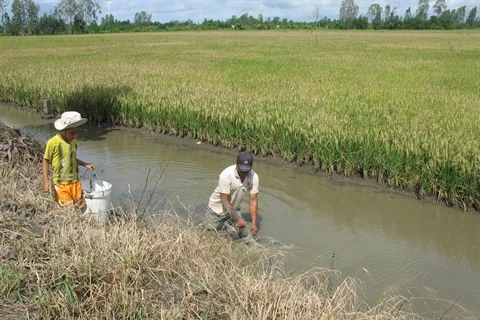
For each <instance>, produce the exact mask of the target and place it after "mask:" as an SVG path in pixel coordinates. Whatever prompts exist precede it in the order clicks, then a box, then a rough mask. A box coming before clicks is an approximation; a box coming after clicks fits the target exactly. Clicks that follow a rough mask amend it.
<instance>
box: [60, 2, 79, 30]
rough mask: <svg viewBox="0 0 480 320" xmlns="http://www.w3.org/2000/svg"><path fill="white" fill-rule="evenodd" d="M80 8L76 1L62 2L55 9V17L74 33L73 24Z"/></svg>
mask: <svg viewBox="0 0 480 320" xmlns="http://www.w3.org/2000/svg"><path fill="white" fill-rule="evenodd" d="M78 9H79V6H78V4H77V1H75V0H61V1H60V2H59V3H58V4H57V6H56V7H55V16H57V17H58V18H60V19H62V20H63V21H65V23H66V24H67V25H68V26H69V29H70V33H73V22H74V21H75V16H76V15H77V14H78Z"/></svg>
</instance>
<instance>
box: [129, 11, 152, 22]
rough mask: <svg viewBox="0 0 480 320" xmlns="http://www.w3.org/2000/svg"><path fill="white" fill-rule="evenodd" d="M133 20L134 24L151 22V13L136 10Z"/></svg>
mask: <svg viewBox="0 0 480 320" xmlns="http://www.w3.org/2000/svg"><path fill="white" fill-rule="evenodd" d="M133 21H134V23H135V24H150V23H152V14H151V13H147V12H146V11H142V12H137V13H135V18H134V20H133Z"/></svg>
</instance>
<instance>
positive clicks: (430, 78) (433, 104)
mask: <svg viewBox="0 0 480 320" xmlns="http://www.w3.org/2000/svg"><path fill="white" fill-rule="evenodd" d="M479 35H480V34H479V32H478V31H472V32H466V31H460V32H445V31H440V32H431V31H425V32H411V31H408V32H402V31H395V32H385V31H382V32H371V31H365V32H360V31H331V32H330V31H328V32H327V31H323V32H306V31H298V32H272V31H270V32H253V31H252V32H231V31H229V32H227V31H224V32H191V33H152V34H112V35H89V36H52V37H21V38H19V37H16V38H13V37H5V38H4V39H3V40H2V43H1V44H0V49H1V51H0V77H1V78H2V82H1V83H0V97H1V98H3V99H5V100H9V101H12V102H15V103H17V104H21V105H29V106H33V107H35V108H37V109H41V105H42V101H43V99H46V98H48V99H51V100H52V101H53V105H54V108H55V109H56V111H58V112H60V111H64V110H67V109H76V110H78V111H80V112H82V113H83V114H85V115H87V116H88V117H89V119H90V120H92V121H110V122H111V123H115V124H119V125H126V126H135V127H144V128H145V129H148V130H155V131H159V132H164V133H170V134H176V135H181V136H189V137H193V138H197V139H202V140H205V141H209V142H211V143H213V144H216V145H221V146H223V147H227V148H238V149H242V148H247V149H250V150H253V151H255V152H256V153H259V154H262V155H272V154H275V155H276V156H281V157H282V158H284V159H285V160H288V161H295V162H296V163H298V164H299V165H303V164H312V165H313V166H314V168H315V169H316V170H323V171H326V172H338V173H340V174H343V175H347V176H350V175H357V174H358V175H361V176H363V177H365V178H373V179H376V180H377V181H379V182H380V183H384V184H386V185H388V186H390V187H394V188H402V189H404V190H409V191H414V192H416V193H417V194H418V195H419V197H423V196H425V195H432V196H436V197H437V199H438V200H439V201H444V202H446V203H447V204H448V205H455V206H459V207H462V208H475V209H479V207H480V179H479V171H478V168H479V162H480V160H479V153H478V148H479V145H480V141H479V140H480V138H479V137H480V127H479V126H478V125H477V124H476V123H477V119H478V117H479V115H480V111H479V108H478V107H479V101H480V90H478V88H480V73H478V72H477V71H476V70H480V59H479V58H480V54H479V52H480V42H479V41H477V40H478V37H479Z"/></svg>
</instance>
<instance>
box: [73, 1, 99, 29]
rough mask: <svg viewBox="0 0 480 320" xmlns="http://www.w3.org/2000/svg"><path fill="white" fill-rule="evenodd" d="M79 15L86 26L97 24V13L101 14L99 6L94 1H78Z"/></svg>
mask: <svg viewBox="0 0 480 320" xmlns="http://www.w3.org/2000/svg"><path fill="white" fill-rule="evenodd" d="M78 6H79V15H80V16H81V17H82V19H83V21H85V23H87V24H91V23H92V22H97V18H98V17H97V12H98V13H102V11H101V9H100V5H99V4H98V2H96V1H94V0H78Z"/></svg>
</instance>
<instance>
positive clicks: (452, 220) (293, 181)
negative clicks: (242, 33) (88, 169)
mask: <svg viewBox="0 0 480 320" xmlns="http://www.w3.org/2000/svg"><path fill="white" fill-rule="evenodd" d="M0 121H2V122H4V123H6V124H9V125H13V126H15V127H20V128H22V130H23V132H25V133H28V134H30V135H34V136H35V137H37V138H38V139H40V140H43V141H45V140H46V139H48V138H49V137H50V136H51V135H53V134H54V129H53V124H52V123H53V120H42V119H41V118H40V117H39V115H38V114H36V113H32V112H30V111H28V110H23V109H19V108H15V107H12V106H9V105H5V104H4V105H1V104H0ZM78 157H79V158H80V159H82V160H85V161H91V162H93V163H95V165H96V168H97V173H98V175H99V177H100V178H102V179H103V180H107V181H109V182H111V183H112V184H113V186H114V191H113V194H112V199H114V201H116V202H117V203H118V202H121V201H124V200H122V199H127V198H132V197H133V198H134V199H137V200H139V199H140V197H141V194H142V190H143V189H144V188H145V189H146V192H145V193H144V196H143V199H144V200H145V199H147V198H150V195H152V196H151V202H150V203H153V204H155V205H157V206H158V207H159V208H160V207H164V206H165V205H167V206H169V207H173V208H175V210H177V211H178V212H181V213H185V212H187V211H188V212H190V213H192V214H194V215H198V216H201V215H202V214H203V212H204V210H205V207H206V202H207V201H208V198H209V196H210V193H211V192H212V190H213V189H214V187H215V185H216V181H217V176H218V174H219V173H220V171H221V170H222V169H223V168H224V167H226V166H228V165H230V164H233V163H234V153H232V152H230V151H221V150H215V149H213V148H211V147H208V146H205V145H204V144H197V143H196V141H192V140H185V139H180V138H172V137H165V136H160V135H154V134H150V133H145V132H141V131H137V130H126V129H105V128H100V127H97V126H92V125H86V126H85V127H84V130H83V132H82V134H81V137H80V138H79V153H78ZM82 169H83V168H82ZM254 169H255V170H256V171H257V173H258V174H259V176H260V183H261V193H260V194H259V201H260V212H259V214H260V236H261V238H260V241H261V242H263V243H267V242H269V241H270V240H272V239H274V240H275V241H276V243H277V244H278V243H283V244H285V245H288V246H290V248H289V249H288V253H289V255H288V257H287V260H286V263H285V268H286V270H287V271H288V272H300V271H303V270H306V269H309V268H312V267H330V265H331V263H332V256H333V255H334V259H333V265H334V267H335V269H337V270H339V271H340V272H341V276H342V277H344V276H354V277H357V278H359V279H361V280H363V281H364V282H365V285H366V290H365V297H362V299H365V300H366V301H369V302H370V303H373V302H374V301H376V300H378V299H380V298H381V297H382V296H383V294H385V293H386V292H389V291H390V290H396V292H398V293H402V294H405V295H406V296H410V295H413V296H426V295H428V296H432V294H433V295H435V294H436V295H437V296H438V297H440V298H445V299H448V300H451V301H457V303H459V304H461V305H463V306H464V307H466V308H467V309H469V310H470V311H471V312H472V314H473V317H474V318H478V317H480V250H479V242H480V214H469V213H463V212H460V211H457V210H454V209H451V208H446V207H444V206H442V205H436V204H434V203H426V202H421V201H419V200H417V199H416V198H414V197H412V196H411V195H403V194H398V193H392V192H389V191H388V190H385V189H383V188H378V187H372V186H365V185H363V186H361V185H358V184H352V183H349V182H348V180H343V181H338V179H335V180H334V179H332V178H329V177H322V176H318V175H313V174H311V173H308V172H304V171H302V170H299V169H296V168H294V167H292V166H290V165H288V164H281V163H277V162H274V161H271V160H266V159H256V161H255V164H254ZM82 173H83V172H82ZM39 174H40V173H39ZM88 175H89V173H87V174H86V176H87V177H88ZM157 181H160V182H159V184H158V186H155V184H156V183H157ZM245 208H247V206H246V203H245ZM425 288H429V289H425ZM429 303H430V304H429V306H432V307H433V308H434V310H436V311H438V309H439V308H440V309H441V310H445V309H447V308H448V306H449V304H448V303H447V304H441V306H440V303H438V305H437V304H436V302H433V301H429ZM435 308H436V309H435ZM442 308H443V309H442ZM425 309H426V308H425ZM423 311H425V310H423ZM440 312H441V311H440ZM426 315H427V316H428V313H427V314H426Z"/></svg>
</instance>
